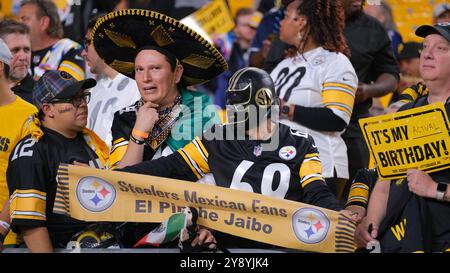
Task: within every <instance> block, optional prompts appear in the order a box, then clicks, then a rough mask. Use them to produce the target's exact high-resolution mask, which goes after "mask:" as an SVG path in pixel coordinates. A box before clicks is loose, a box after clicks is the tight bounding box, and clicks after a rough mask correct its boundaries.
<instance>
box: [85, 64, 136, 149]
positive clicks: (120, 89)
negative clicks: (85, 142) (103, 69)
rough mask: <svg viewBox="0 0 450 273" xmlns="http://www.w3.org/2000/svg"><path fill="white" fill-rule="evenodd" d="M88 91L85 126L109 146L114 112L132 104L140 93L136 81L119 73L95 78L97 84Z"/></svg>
mask: <svg viewBox="0 0 450 273" xmlns="http://www.w3.org/2000/svg"><path fill="white" fill-rule="evenodd" d="M90 91H91V100H90V101H89V104H88V125H87V127H88V128H89V129H91V130H92V131H94V132H95V133H96V134H97V135H98V136H99V137H100V138H101V139H102V140H103V141H104V142H105V143H106V144H107V145H108V147H111V142H112V133H111V126H112V123H113V119H114V113H115V112H117V111H119V110H120V109H123V108H125V107H127V106H130V105H132V104H133V103H135V102H136V101H138V100H139V99H140V98H141V95H140V93H139V90H138V88H137V85H136V82H135V81H134V80H133V79H130V78H128V77H126V76H124V75H122V74H120V73H119V74H117V76H116V77H115V78H114V79H113V80H111V79H109V78H108V77H102V78H99V79H97V85H96V86H95V87H93V88H92V89H91V90H90Z"/></svg>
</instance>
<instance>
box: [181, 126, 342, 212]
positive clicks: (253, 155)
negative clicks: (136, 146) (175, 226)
mask: <svg viewBox="0 0 450 273" xmlns="http://www.w3.org/2000/svg"><path fill="white" fill-rule="evenodd" d="M229 126H230V125H225V126H222V125H216V126H215V127H213V128H212V131H215V130H221V131H222V133H223V134H222V136H227V133H226V131H227V127H229ZM215 132H217V131H215ZM276 132H277V134H278V137H279V138H278V139H277V138H276V137H272V138H271V139H270V140H268V141H258V140H248V139H246V140H218V139H213V140H206V139H203V140H200V139H199V138H196V139H194V140H193V141H192V142H191V143H189V144H188V145H186V146H185V147H184V148H182V149H180V150H178V153H179V155H181V157H182V158H183V161H184V163H185V164H186V165H188V166H189V167H188V169H190V171H191V172H192V173H193V174H194V175H195V176H196V177H197V179H201V178H203V177H204V176H205V175H206V174H208V173H211V174H212V176H213V178H214V182H213V183H214V184H215V185H217V186H221V187H226V188H232V189H239V190H244V191H248V192H255V193H261V194H263V195H267V196H272V197H277V198H282V199H288V200H293V201H299V202H303V203H309V204H312V205H316V206H321V207H326V208H330V209H336V210H337V209H339V205H338V204H337V201H336V199H335V198H334V196H333V195H332V193H331V192H330V191H329V190H328V187H327V185H326V184H325V182H324V179H323V176H322V172H321V171H322V167H321V161H320V158H319V153H318V151H317V148H316V147H315V145H314V141H313V139H312V138H311V137H309V136H308V135H307V134H304V133H301V132H299V131H296V130H291V129H290V128H289V127H288V126H286V125H283V124H279V130H278V131H276ZM216 135H217V134H216ZM271 141H272V143H275V144H276V145H275V146H276V147H275V149H274V150H268V149H266V150H264V147H265V145H267V144H269V142H271ZM210 184H211V183H210Z"/></svg>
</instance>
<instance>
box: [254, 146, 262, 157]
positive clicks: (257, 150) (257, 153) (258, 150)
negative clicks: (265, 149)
mask: <svg viewBox="0 0 450 273" xmlns="http://www.w3.org/2000/svg"><path fill="white" fill-rule="evenodd" d="M261 153H262V147H261V145H256V146H255V148H253V154H254V155H255V156H260V155H261Z"/></svg>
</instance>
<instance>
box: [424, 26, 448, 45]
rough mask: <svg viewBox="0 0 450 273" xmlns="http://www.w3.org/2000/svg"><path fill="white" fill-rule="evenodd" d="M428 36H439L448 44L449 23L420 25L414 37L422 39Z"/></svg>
mask: <svg viewBox="0 0 450 273" xmlns="http://www.w3.org/2000/svg"><path fill="white" fill-rule="evenodd" d="M430 34H439V35H441V36H442V37H444V38H445V39H446V40H447V41H449V42H450V23H449V22H447V23H439V24H436V25H434V26H431V25H422V26H420V27H419V28H417V29H416V35H417V36H419V37H422V38H425V37H427V36H428V35H430Z"/></svg>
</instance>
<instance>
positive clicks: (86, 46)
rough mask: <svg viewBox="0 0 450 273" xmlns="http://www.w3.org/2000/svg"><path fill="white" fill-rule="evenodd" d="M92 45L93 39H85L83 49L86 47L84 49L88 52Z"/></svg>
mask: <svg viewBox="0 0 450 273" xmlns="http://www.w3.org/2000/svg"><path fill="white" fill-rule="evenodd" d="M91 43H92V39H90V38H86V37H85V38H84V39H83V47H84V49H85V50H87V49H88V47H89V46H90V45H91Z"/></svg>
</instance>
